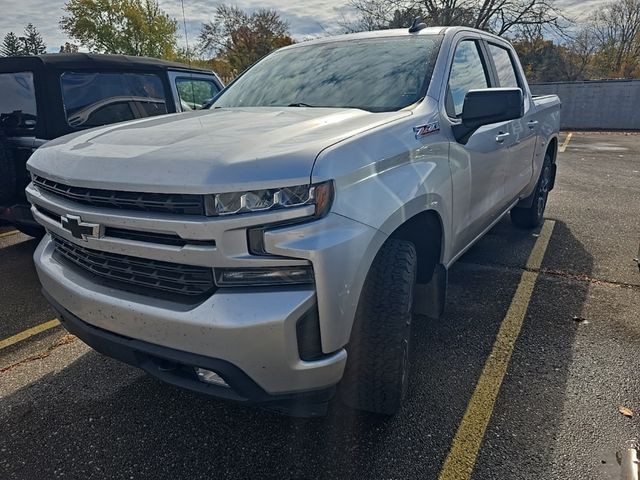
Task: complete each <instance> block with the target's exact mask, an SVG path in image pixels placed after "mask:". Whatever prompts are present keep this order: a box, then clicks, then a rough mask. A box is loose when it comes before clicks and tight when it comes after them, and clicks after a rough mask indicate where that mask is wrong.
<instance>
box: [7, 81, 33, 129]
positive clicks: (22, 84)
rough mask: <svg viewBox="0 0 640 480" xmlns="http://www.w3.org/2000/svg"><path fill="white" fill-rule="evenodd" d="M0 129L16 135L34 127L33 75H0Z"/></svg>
mask: <svg viewBox="0 0 640 480" xmlns="http://www.w3.org/2000/svg"><path fill="white" fill-rule="evenodd" d="M0 92H2V94H0V128H1V129H2V130H4V131H5V132H7V133H11V134H16V133H20V132H22V131H25V130H26V131H31V130H33V129H34V128H35V126H36V94H35V90H34V88H33V73H31V72H17V73H0Z"/></svg>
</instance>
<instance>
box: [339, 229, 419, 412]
mask: <svg viewBox="0 0 640 480" xmlns="http://www.w3.org/2000/svg"><path fill="white" fill-rule="evenodd" d="M416 271H417V255H416V249H415V247H414V245H413V243H411V242H407V241H404V240H396V239H393V238H391V239H388V240H387V241H386V242H385V243H384V245H383V246H382V248H381V249H380V251H379V252H378V254H377V255H376V258H375V259H374V261H373V264H372V266H371V269H370V270H369V273H368V275H367V279H366V281H365V284H364V287H363V290H362V294H361V296H360V301H359V302H358V309H357V312H356V318H355V321H354V325H353V330H352V332H351V341H350V343H349V345H348V346H347V355H348V356H347V365H346V368H345V373H344V378H343V380H342V382H341V384H340V396H341V398H342V401H343V402H344V403H346V404H347V405H348V406H350V407H352V408H355V409H358V410H366V411H369V412H375V413H380V414H384V415H393V414H395V413H396V412H397V411H398V410H399V409H400V407H401V405H402V401H403V399H404V397H405V395H406V392H407V384H408V372H409V339H410V332H411V317H412V304H413V295H414V288H415V283H416Z"/></svg>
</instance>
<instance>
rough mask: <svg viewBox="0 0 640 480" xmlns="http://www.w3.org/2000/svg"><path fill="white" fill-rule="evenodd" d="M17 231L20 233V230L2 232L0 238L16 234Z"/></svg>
mask: <svg viewBox="0 0 640 480" xmlns="http://www.w3.org/2000/svg"><path fill="white" fill-rule="evenodd" d="M16 233H20V232H19V231H18V230H11V231H10V232H4V233H0V238H4V237H10V236H12V235H15V234H16Z"/></svg>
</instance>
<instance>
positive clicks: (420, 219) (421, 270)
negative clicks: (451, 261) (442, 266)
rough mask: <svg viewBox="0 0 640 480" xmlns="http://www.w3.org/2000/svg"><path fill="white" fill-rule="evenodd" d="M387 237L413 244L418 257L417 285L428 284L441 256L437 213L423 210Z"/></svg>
mask: <svg viewBox="0 0 640 480" xmlns="http://www.w3.org/2000/svg"><path fill="white" fill-rule="evenodd" d="M389 237H390V238H396V239H399V240H406V241H409V242H411V243H413V244H414V246H415V248H416V253H417V255H418V276H417V283H420V284H426V283H429V282H430V281H431V278H432V276H433V272H434V270H435V268H436V266H437V265H438V264H439V263H441V261H442V254H443V245H444V228H443V223H442V218H441V217H440V215H439V214H438V212H436V211H435V210H423V211H422V212H419V213H417V214H416V215H414V216H412V217H411V218H409V219H407V220H406V221H405V222H404V223H402V224H401V225H399V226H398V227H397V228H396V229H395V230H394V231H393V232H392V233H391V235H389Z"/></svg>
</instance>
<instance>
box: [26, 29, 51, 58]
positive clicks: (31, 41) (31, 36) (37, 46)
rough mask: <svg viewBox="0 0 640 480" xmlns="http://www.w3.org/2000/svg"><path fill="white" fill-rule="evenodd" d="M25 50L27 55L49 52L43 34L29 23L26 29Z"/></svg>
mask: <svg viewBox="0 0 640 480" xmlns="http://www.w3.org/2000/svg"><path fill="white" fill-rule="evenodd" d="M24 51H25V53H26V54H27V55H42V54H43V53H47V46H46V45H45V43H44V40H42V35H40V32H38V30H37V29H36V27H34V26H33V24H31V23H29V24H28V25H27V26H26V27H25V29H24Z"/></svg>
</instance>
